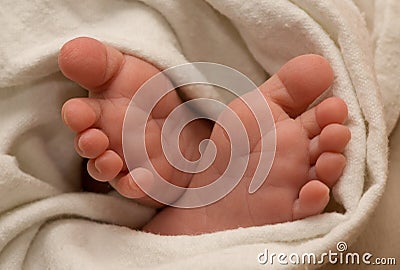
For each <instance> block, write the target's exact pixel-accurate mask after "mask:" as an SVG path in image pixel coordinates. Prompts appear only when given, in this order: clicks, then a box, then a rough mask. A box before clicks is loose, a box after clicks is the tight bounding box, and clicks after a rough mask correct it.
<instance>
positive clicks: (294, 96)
mask: <svg viewBox="0 0 400 270" xmlns="http://www.w3.org/2000/svg"><path fill="white" fill-rule="evenodd" d="M332 81H333V71H332V69H331V67H330V66H329V64H328V62H327V61H326V60H325V59H324V58H322V57H320V56H316V55H305V56H300V57H297V58H295V59H293V60H291V61H289V62H288V63H287V64H286V65H284V66H283V67H282V68H281V69H280V70H279V72H278V73H277V74H276V75H274V76H273V77H271V78H270V79H269V80H268V81H267V82H265V83H264V84H263V85H261V86H260V90H261V92H262V94H263V95H264V97H265V99H266V100H267V102H268V104H269V106H270V108H271V111H272V114H273V117H274V121H275V126H276V138H277V145H276V153H275V159H274V162H273V165H272V168H271V171H270V173H269V175H268V177H267V179H266V181H265V183H264V184H263V185H262V186H261V188H260V189H259V190H257V191H256V192H255V193H253V194H249V192H248V190H249V185H250V182H251V180H252V177H253V175H254V172H255V168H256V167H257V164H258V158H257V157H258V156H259V152H260V150H261V149H260V140H261V136H260V134H259V132H257V131H256V129H255V128H254V127H257V124H256V122H255V119H254V117H253V116H252V112H251V111H250V110H249V109H248V108H247V107H246V105H245V104H244V103H243V102H242V101H241V100H240V99H236V100H234V101H233V102H232V103H231V104H230V105H229V107H230V108H231V109H232V110H233V111H234V112H236V113H237V115H238V116H239V118H240V120H241V122H242V123H243V124H244V126H245V128H246V131H247V133H248V136H249V143H250V149H251V153H250V160H249V165H248V167H247V171H246V172H245V175H244V177H243V178H242V179H241V181H240V182H239V184H238V185H237V186H236V187H235V189H234V190H233V191H232V192H230V193H229V194H228V195H226V196H225V197H224V198H223V199H221V200H219V201H217V202H215V203H213V204H210V205H207V206H204V207H201V208H194V209H183V208H173V207H167V208H165V209H164V210H163V211H162V212H160V213H159V214H158V215H157V216H156V217H155V218H154V219H152V220H151V221H150V223H149V224H147V225H146V226H145V227H144V230H146V231H149V232H153V233H159V234H168V235H175V234H200V233H207V232H215V231H220V230H227V229H235V228H238V227H250V226H261V225H265V224H273V223H279V222H286V221H292V220H297V219H302V218H305V217H308V216H312V215H316V214H319V213H321V212H322V211H323V210H324V208H325V207H326V205H327V203H328V201H329V188H330V187H332V186H333V185H334V184H335V183H336V182H337V181H338V179H339V177H340V176H341V174H342V172H343V169H344V167H345V163H346V159H345V157H344V156H343V154H342V152H343V150H344V148H345V146H346V145H347V143H348V141H349V140H350V131H349V129H348V128H347V127H346V126H344V125H343V123H344V121H345V120H346V118H347V107H346V105H345V103H344V102H343V101H342V100H341V99H339V98H329V99H327V100H325V101H323V102H322V103H320V104H319V105H317V106H316V107H314V108H312V109H309V110H306V109H307V107H308V106H309V105H310V104H311V102H313V101H314V100H315V98H317V97H318V96H319V95H320V94H321V93H322V92H323V91H324V90H325V89H327V88H328V87H329V86H330V85H331V84H332ZM245 96H246V95H245ZM264 106H265V105H264ZM228 121H229V120H228ZM210 139H211V140H212V141H213V142H214V143H215V145H216V149H217V156H216V159H215V161H214V163H213V164H212V166H211V167H210V168H209V169H207V170H206V171H204V172H203V173H200V174H197V175H195V176H194V177H193V178H192V180H191V183H190V186H189V187H200V186H204V185H207V184H210V183H211V182H213V181H215V180H216V179H218V177H219V176H220V175H221V174H222V173H223V172H224V171H225V169H226V166H227V164H226V160H227V158H226V157H228V158H229V153H231V149H230V146H231V145H230V142H229V139H228V138H227V136H225V134H224V131H223V130H222V128H221V127H220V126H219V125H215V126H214V129H213V132H212V134H211V138H210ZM233 147H239V146H238V145H236V146H235V145H233ZM261 166H262V164H261ZM185 194H186V193H185ZM185 194H184V195H183V196H182V197H181V199H182V200H184V199H185Z"/></svg>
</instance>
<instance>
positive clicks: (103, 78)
mask: <svg viewBox="0 0 400 270" xmlns="http://www.w3.org/2000/svg"><path fill="white" fill-rule="evenodd" d="M122 63H123V54H122V53H121V52H119V51H118V50H116V49H114V48H112V47H110V46H106V45H104V44H103V43H101V42H100V41H98V40H95V39H92V38H87V37H80V38H76V39H73V40H71V41H69V42H67V43H66V44H65V45H64V46H63V47H62V48H61V50H60V54H59V56H58V64H59V66H60V69H61V71H62V73H63V74H64V75H65V76H66V77H67V78H68V79H70V80H73V81H75V82H77V83H78V84H80V85H81V86H83V87H85V88H86V89H88V90H96V89H100V88H102V86H104V85H106V84H107V82H109V81H110V80H111V79H113V78H114V77H115V74H117V73H118V71H119V69H120V68H121V65H122Z"/></svg>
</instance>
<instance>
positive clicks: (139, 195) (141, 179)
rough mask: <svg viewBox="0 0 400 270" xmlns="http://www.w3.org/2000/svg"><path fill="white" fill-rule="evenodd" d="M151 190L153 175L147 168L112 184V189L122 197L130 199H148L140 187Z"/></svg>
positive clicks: (139, 169) (140, 169)
mask: <svg viewBox="0 0 400 270" xmlns="http://www.w3.org/2000/svg"><path fill="white" fill-rule="evenodd" d="M133 179H135V180H133ZM137 182H138V183H139V184H140V186H142V187H145V188H146V189H147V188H150V187H151V185H152V183H153V174H152V173H151V172H150V171H149V170H147V169H145V168H136V169H134V170H133V171H132V172H131V173H128V174H126V175H124V176H122V177H121V178H119V179H116V180H113V181H111V182H110V184H111V185H112V187H113V188H114V189H115V190H117V191H118V192H119V193H120V194H121V195H122V196H124V197H126V198H130V199H145V198H148V197H147V195H146V193H145V192H144V191H143V190H142V189H141V188H140V187H139V185H138V184H137Z"/></svg>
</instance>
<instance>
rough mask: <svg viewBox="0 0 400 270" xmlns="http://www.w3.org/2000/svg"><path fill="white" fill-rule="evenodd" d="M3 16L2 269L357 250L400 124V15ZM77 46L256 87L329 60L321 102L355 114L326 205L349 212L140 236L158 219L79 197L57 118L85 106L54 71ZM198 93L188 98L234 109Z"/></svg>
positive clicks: (171, 6)
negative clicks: (93, 43)
mask: <svg viewBox="0 0 400 270" xmlns="http://www.w3.org/2000/svg"><path fill="white" fill-rule="evenodd" d="M0 6H1V8H0V24H1V25H2V31H0V40H1V41H2V42H1V43H0V59H1V60H0V71H1V72H0V97H1V98H0V126H1V129H0V269H10V270H14V269H29V270H31V269H33V270H34V269H110V268H111V269H157V270H159V269H171V268H173V269H188V268H191V269H192V268H193V269H228V268H229V269H259V268H262V269H316V268H318V267H321V265H277V264H274V265H269V264H265V265H260V264H259V263H258V262H257V256H258V254H260V252H263V251H264V250H265V249H268V250H269V251H271V252H274V253H279V252H285V253H287V254H290V253H293V252H296V253H298V254H302V253H311V252H312V253H315V254H317V255H321V254H322V253H324V252H326V251H327V250H329V249H330V250H333V251H334V250H336V245H337V243H338V242H340V241H344V242H346V243H347V244H348V245H350V244H352V243H355V242H356V240H357V237H358V236H359V235H360V234H362V230H363V229H364V228H365V227H366V226H367V224H368V221H369V220H370V218H371V216H372V214H373V212H374V210H375V208H376V207H377V206H378V203H379V199H380V198H381V196H382V194H383V192H384V189H385V183H386V179H387V171H388V168H387V165H388V151H387V137H388V134H389V133H390V132H391V131H392V130H393V128H394V126H395V124H396V121H397V119H398V117H399V113H400V96H399V95H400V80H399V78H397V77H398V75H397V74H399V73H400V64H399V63H400V46H399V45H400V42H399V41H400V40H399V39H400V20H399V19H398V18H397V17H398V13H399V12H400V2H399V1H397V0H386V1H375V0H370V1H363V0H342V1H317V0H281V1H275V0H248V1H243V0H194V1H185V0H176V1H162V0H141V1H138V0H116V1H108V0H85V1H74V0H53V1H49V0H35V1H19V2H16V1H12V0H3V1H2V2H1V4H0ZM78 36H90V37H93V38H97V39H99V40H101V41H103V42H105V43H107V44H109V45H112V46H115V47H116V48H118V49H120V50H121V51H123V52H125V53H129V54H133V55H136V56H138V57H141V58H143V59H145V60H147V61H149V62H150V63H152V64H154V65H155V66H157V67H159V68H160V69H166V68H169V67H172V66H175V65H179V64H183V63H187V62H192V61H207V62H215V63H219V64H224V65H227V66H229V67H232V68H234V69H237V70H238V71H240V72H242V73H243V74H245V75H246V76H248V77H249V78H251V80H253V81H254V82H255V83H256V84H260V83H262V82H263V81H264V80H265V79H266V78H267V77H268V76H269V74H273V73H275V72H276V71H277V70H278V69H279V67H280V66H282V65H283V64H284V63H285V62H287V61H288V60H290V59H291V58H293V57H295V56H298V55H302V54H308V53H315V54H320V55H323V56H324V57H325V58H326V59H328V61H329V62H330V63H331V65H332V68H333V70H334V73H335V80H334V84H333V86H332V87H331V88H329V89H327V91H326V92H325V93H324V94H323V95H322V96H321V97H320V98H319V99H318V101H320V100H322V99H323V98H326V97H328V96H338V97H341V98H342V99H344V100H345V101H346V103H347V105H348V109H349V120H348V122H347V125H348V127H349V128H350V130H351V133H352V139H351V141H350V143H349V145H348V147H347V149H346V152H345V154H346V157H347V159H348V165H347V167H346V169H345V171H344V174H343V176H342V178H341V180H340V182H339V183H338V184H337V185H336V186H335V187H334V188H333V191H332V193H333V197H334V200H335V201H336V202H337V203H338V204H340V207H341V208H342V209H344V210H343V211H338V212H335V211H333V212H329V213H323V214H321V215H318V216H314V217H310V218H307V219H304V220H298V221H295V222H289V223H282V224H274V225H266V226H260V227H251V228H245V229H244V228H240V229H237V230H228V231H223V232H217V233H213V234H205V235H200V236H174V237H171V236H169V237H168V236H159V235H154V234H150V233H145V232H141V231H140V230H139V229H140V228H141V226H143V225H144V224H145V223H146V222H147V221H148V220H150V219H151V218H152V216H153V215H154V214H155V211H154V210H153V209H150V208H148V207H144V206H141V205H138V204H136V203H134V202H133V201H130V200H127V199H124V198H121V197H120V196H118V195H115V194H114V195H111V194H108V195H99V194H92V193H88V192H80V183H79V175H80V173H79V170H80V165H79V164H80V159H79V157H78V156H77V155H76V154H75V153H74V149H73V145H72V142H73V134H72V133H71V132H69V131H68V130H67V128H65V127H64V126H63V125H62V124H61V123H62V121H61V118H60V111H61V106H62V104H63V103H64V102H65V101H66V100H67V99H69V98H71V97H77V96H83V95H85V94H86V92H85V91H84V90H83V89H82V88H81V87H79V86H78V85H76V84H74V83H72V82H70V81H68V80H67V79H66V78H64V77H62V76H61V74H60V71H59V68H58V66H57V54H58V51H59V49H60V48H61V46H62V45H63V44H64V43H65V42H67V41H68V40H70V39H73V38H75V37H78ZM199 89H201V88H196V87H194V88H188V89H184V90H183V91H187V92H185V93H184V95H185V97H186V98H187V99H193V98H201V97H205V98H213V99H218V100H221V101H224V102H228V97H227V96H224V95H223V94H221V93H220V92H218V91H214V90H211V91H210V89H209V90H207V91H200V92H199ZM318 101H317V102H318ZM314 105H315V104H314ZM337 269H340V265H339V266H338V268H337Z"/></svg>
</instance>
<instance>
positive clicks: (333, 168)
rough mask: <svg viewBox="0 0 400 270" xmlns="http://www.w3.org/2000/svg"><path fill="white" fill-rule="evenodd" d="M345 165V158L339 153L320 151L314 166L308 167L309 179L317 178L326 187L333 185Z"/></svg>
mask: <svg viewBox="0 0 400 270" xmlns="http://www.w3.org/2000/svg"><path fill="white" fill-rule="evenodd" d="M345 166H346V158H345V156H344V155H342V154H339V153H330V152H325V153H322V154H321V155H320V156H319V158H318V159H317V162H316V163H315V166H314V167H312V168H311V169H310V179H319V180H320V181H322V182H324V183H325V184H326V185H327V186H328V187H333V186H334V185H335V184H336V182H337V181H338V180H339V178H340V176H341V175H342V173H343V170H344V168H345Z"/></svg>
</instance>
